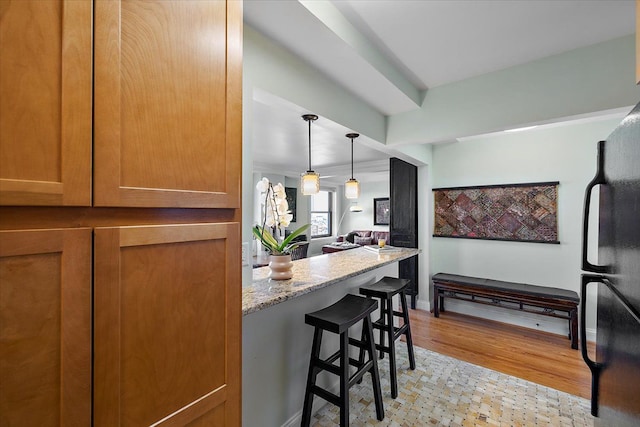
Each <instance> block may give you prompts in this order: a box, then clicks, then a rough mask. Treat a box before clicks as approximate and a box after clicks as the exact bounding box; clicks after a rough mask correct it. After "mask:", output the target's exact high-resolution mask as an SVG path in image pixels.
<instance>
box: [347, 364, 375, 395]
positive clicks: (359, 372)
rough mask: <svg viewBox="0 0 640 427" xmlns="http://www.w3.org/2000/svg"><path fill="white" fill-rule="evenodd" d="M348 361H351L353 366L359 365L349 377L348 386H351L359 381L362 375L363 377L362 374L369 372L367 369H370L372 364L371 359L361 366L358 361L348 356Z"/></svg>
mask: <svg viewBox="0 0 640 427" xmlns="http://www.w3.org/2000/svg"><path fill="white" fill-rule="evenodd" d="M354 362H355V365H354ZM349 363H351V365H353V366H358V367H359V369H358V370H357V371H356V372H355V373H354V374H353V375H351V376H350V377H349V388H351V386H353V385H354V384H355V383H357V382H359V381H360V380H361V379H362V377H364V374H366V373H367V372H369V370H370V369H371V366H372V365H373V360H368V361H366V362H365V363H364V364H363V365H362V366H361V365H360V362H358V361H357V360H355V359H351V358H350V359H349Z"/></svg>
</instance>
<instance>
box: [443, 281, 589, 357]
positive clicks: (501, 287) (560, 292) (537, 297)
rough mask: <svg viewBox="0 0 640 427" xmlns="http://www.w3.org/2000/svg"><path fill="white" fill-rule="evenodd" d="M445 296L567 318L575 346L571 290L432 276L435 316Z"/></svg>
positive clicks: (577, 300)
mask: <svg viewBox="0 0 640 427" xmlns="http://www.w3.org/2000/svg"><path fill="white" fill-rule="evenodd" d="M445 297H447V298H455V299H459V300H464V301H469V302H475V303H479V304H488V305H493V306H498V307H503V308H509V309H512V310H520V311H525V312H527V313H535V314H541V315H544V316H551V317H557V318H560V319H567V320H568V321H569V339H570V340H571V348H573V349H577V348H578V304H579V303H580V297H579V296H578V294H577V293H576V292H574V291H569V290H567V289H559V288H550V287H546V286H537V285H527V284H524V283H513V282H502V281H499V280H491V279H482V278H479V277H468V276H459V275H457V274H446V273H438V274H436V275H434V276H433V315H434V316H435V317H439V316H440V312H441V311H444V298H445Z"/></svg>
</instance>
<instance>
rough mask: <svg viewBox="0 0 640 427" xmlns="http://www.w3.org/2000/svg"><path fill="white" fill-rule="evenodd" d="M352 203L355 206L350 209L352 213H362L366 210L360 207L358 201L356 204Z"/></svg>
mask: <svg viewBox="0 0 640 427" xmlns="http://www.w3.org/2000/svg"><path fill="white" fill-rule="evenodd" d="M351 203H353V204H352V205H351V206H350V207H349V210H350V211H351V212H362V211H363V210H364V209H362V206H360V205H359V204H358V202H357V201H355V202H351Z"/></svg>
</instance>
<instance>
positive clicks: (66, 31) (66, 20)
mask: <svg viewBox="0 0 640 427" xmlns="http://www.w3.org/2000/svg"><path fill="white" fill-rule="evenodd" d="M62 22H63V25H64V26H63V38H62V56H63V61H62V82H61V85H62V94H63V96H62V141H63V144H62V182H63V185H64V192H63V204H64V205H72V206H91V169H92V153H91V149H92V130H93V129H92V126H93V123H92V120H93V116H92V114H93V111H92V106H93V99H92V94H93V75H92V66H93V55H92V52H93V45H92V43H93V34H92V31H93V28H92V24H93V4H92V2H88V1H87V2H84V1H83V2H79V1H69V0H66V1H65V2H64V8H63V18H62Z"/></svg>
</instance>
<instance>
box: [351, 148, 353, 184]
mask: <svg viewBox="0 0 640 427" xmlns="http://www.w3.org/2000/svg"><path fill="white" fill-rule="evenodd" d="M351 179H353V138H351Z"/></svg>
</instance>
